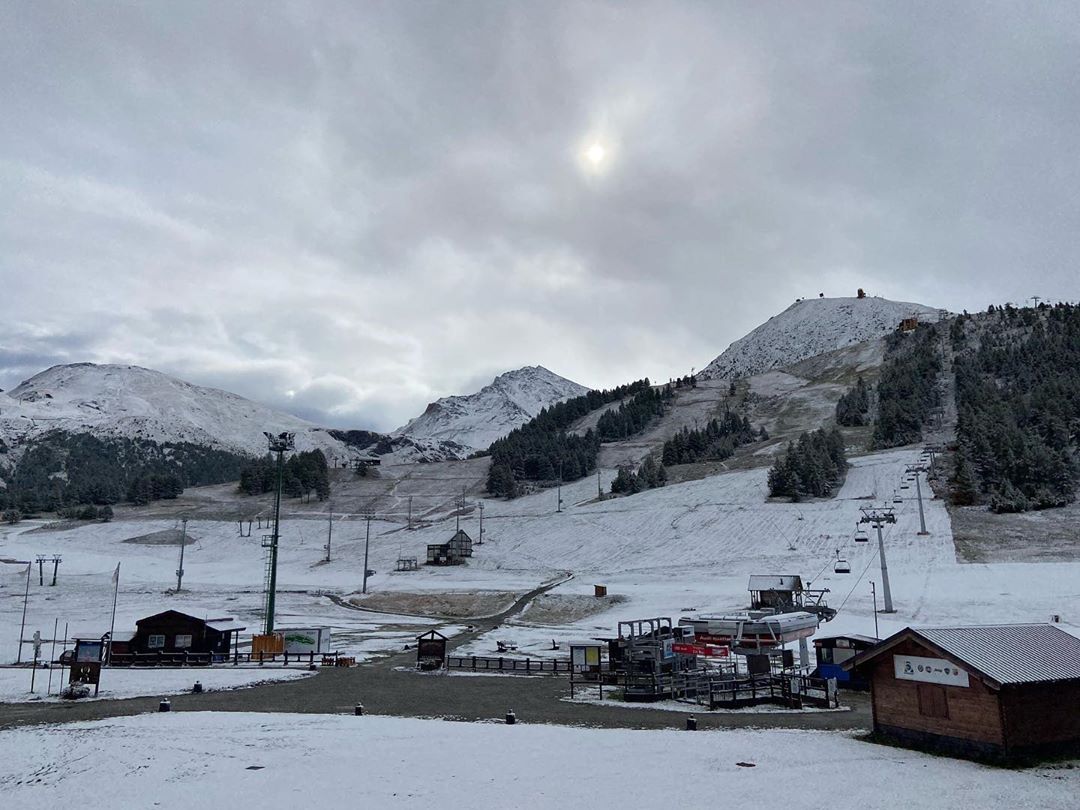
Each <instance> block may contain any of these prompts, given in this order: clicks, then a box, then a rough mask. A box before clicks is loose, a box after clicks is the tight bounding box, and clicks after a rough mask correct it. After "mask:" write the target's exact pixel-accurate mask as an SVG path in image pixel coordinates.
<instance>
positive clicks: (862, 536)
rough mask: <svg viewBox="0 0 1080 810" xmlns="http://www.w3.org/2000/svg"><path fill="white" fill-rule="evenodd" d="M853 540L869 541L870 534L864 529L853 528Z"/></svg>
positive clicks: (857, 541) (858, 541)
mask: <svg viewBox="0 0 1080 810" xmlns="http://www.w3.org/2000/svg"><path fill="white" fill-rule="evenodd" d="M855 542H856V543H869V542H870V535H868V534H867V533H866V529H856V530H855Z"/></svg>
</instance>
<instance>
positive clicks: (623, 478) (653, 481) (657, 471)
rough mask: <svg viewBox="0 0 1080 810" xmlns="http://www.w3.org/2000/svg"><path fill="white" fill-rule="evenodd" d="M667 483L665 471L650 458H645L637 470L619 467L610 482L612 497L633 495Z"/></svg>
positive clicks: (661, 465)
mask: <svg viewBox="0 0 1080 810" xmlns="http://www.w3.org/2000/svg"><path fill="white" fill-rule="evenodd" d="M666 483H667V470H666V469H664V465H663V464H657V463H656V460H655V459H654V458H653V457H652V456H651V455H649V456H645V458H644V460H643V461H642V462H641V464H640V465H639V466H638V468H637V470H632V469H631V468H630V467H628V466H623V467H619V471H618V472H617V473H616V474H615V478H614V480H612V482H611V494H612V495H633V494H634V493H637V492H642V491H644V490H646V489H656V488H657V487H662V486H664V485H665V484H666Z"/></svg>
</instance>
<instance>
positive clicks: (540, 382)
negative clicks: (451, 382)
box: [394, 366, 589, 450]
mask: <svg viewBox="0 0 1080 810" xmlns="http://www.w3.org/2000/svg"><path fill="white" fill-rule="evenodd" d="M588 390H589V389H588V388H586V387H585V386H583V385H578V384H577V383H576V382H572V381H570V380H568V379H566V378H565V377H560V376H559V375H558V374H555V373H554V372H551V371H548V370H547V369H546V368H544V367H543V366H526V367H525V368H519V369H517V370H516V371H508V372H506V373H505V374H500V375H499V376H498V377H496V378H495V379H494V380H493V381H492V383H491V384H490V385H485V386H484V387H483V388H481V389H480V390H479V391H477V392H476V393H475V394H468V395H465V396H456V397H443V398H442V399H439V400H437V401H435V402H432V403H431V404H430V405H428V406H427V409H426V410H425V411H424V412H423V413H422V414H421V415H420V416H418V417H416V418H415V419H413V420H412V421H410V422H409V423H408V424H407V425H405V426H404V427H401V428H398V429H397V430H396V431H394V434H395V435H397V436H404V437H409V438H413V439H416V440H430V439H437V440H440V441H451V442H457V443H458V444H460V445H464V446H465V447H468V448H471V449H472V450H486V449H487V448H488V447H489V446H490V445H491V443H492V442H493V441H495V440H496V439H499V438H502V437H503V436H505V435H506V434H507V433H509V432H510V431H511V430H513V429H514V428H516V427H521V426H522V425H523V424H525V423H526V422H528V421H529V420H530V419H532V418H533V417H534V416H536V415H537V414H538V413H540V411H541V410H542V409H543V408H546V407H548V406H550V405H554V404H555V403H557V402H562V401H563V400H564V399H569V398H570V397H577V396H581V395H582V394H585V393H587V392H588Z"/></svg>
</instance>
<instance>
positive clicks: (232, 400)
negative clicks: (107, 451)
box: [0, 363, 460, 465]
mask: <svg viewBox="0 0 1080 810" xmlns="http://www.w3.org/2000/svg"><path fill="white" fill-rule="evenodd" d="M54 430H59V431H63V432H65V433H71V434H81V433H89V434H91V435H94V436H98V437H102V438H104V437H122V438H132V439H147V440H150V441H154V442H158V443H167V442H168V443H173V442H190V443H192V444H197V445H202V446H205V447H211V448H215V449H220V450H227V451H229V452H233V453H239V454H243V455H262V454H263V453H265V452H266V438H265V437H264V436H263V431H269V432H271V433H281V432H283V431H288V432H290V433H295V434H296V449H297V450H312V449H315V448H318V449H321V450H322V451H323V452H324V453H326V454H327V457H328V458H329V459H330V460H331V462H334V461H345V460H347V459H349V458H351V457H353V456H356V455H360V454H363V455H368V454H371V453H372V452H373V450H374V448H368V449H365V448H362V447H356V446H353V445H350V444H347V443H345V442H343V441H340V440H339V439H338V438H336V437H335V436H333V435H331V434H330V433H329V432H327V431H326V430H324V429H323V428H320V427H318V426H317V425H314V424H312V423H311V422H307V421H305V420H303V419H300V418H299V417H296V416H293V415H291V414H287V413H283V412H281V411H276V410H274V409H272V408H268V407H266V406H265V405H260V404H259V403H257V402H252V401H251V400H249V399H245V398H243V397H241V396H238V395H236V394H231V393H229V392H228V391H220V390H218V389H216V388H203V387H200V386H197V385H192V384H191V383H188V382H184V381H183V380H178V379H176V378H175V377H170V376H168V375H167V374H162V373H161V372H159V371H153V370H151V369H147V368H141V367H139V366H120V365H95V364H93V363H77V364H73V365H66V366H53V367H52V368H49V369H46V370H45V371H43V372H41V373H40V374H36V375H34V376H33V377H31V378H30V379H29V380H27V381H25V382H23V383H22V384H20V385H19V386H18V387H17V388H15V389H13V390H11V391H9V392H7V393H2V394H0V449H2V448H3V447H4V446H6V447H7V448H8V449H9V450H10V451H11V452H10V453H5V454H4V456H7V460H8V465H10V464H11V463H13V462H14V461H15V460H16V459H17V457H18V456H19V455H20V451H21V450H22V449H23V448H25V447H26V446H28V445H29V444H31V443H32V442H33V441H34V440H35V439H36V438H38V437H39V436H42V435H44V434H45V433H48V432H50V431H54ZM372 435H374V434H372ZM385 449H386V448H384V450H385ZM390 452H392V453H393V454H394V456H395V457H396V456H401V460H410V461H418V460H438V459H441V458H445V457H447V456H451V457H453V456H456V455H457V454H458V453H460V448H456V447H450V448H449V449H445V448H443V447H442V446H441V445H440V443H439V442H436V441H417V442H410V441H407V440H396V441H394V442H393V443H392V446H391V449H390ZM4 456H0V461H2V460H3V458H4Z"/></svg>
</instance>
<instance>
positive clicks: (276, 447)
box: [263, 431, 295, 635]
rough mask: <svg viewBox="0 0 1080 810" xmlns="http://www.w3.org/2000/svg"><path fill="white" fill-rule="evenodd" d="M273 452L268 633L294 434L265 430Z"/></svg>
mask: <svg viewBox="0 0 1080 810" xmlns="http://www.w3.org/2000/svg"><path fill="white" fill-rule="evenodd" d="M263 435H264V436H266V440H267V443H268V444H269V447H270V452H271V453H277V492H276V494H275V496H274V532H273V534H272V535H271V536H270V577H269V582H268V583H267V588H266V628H265V631H264V632H265V633H266V635H270V634H271V633H273V632H274V603H275V601H276V596H277V553H278V540H279V538H280V533H279V527H280V524H281V478H282V475H283V473H284V470H285V451H286V450H292V449H293V447H294V446H295V445H294V442H293V439H294V434H292V433H279V434H278V435H277V436H275V435H274V434H273V433H266V432H265V431H264V432H263Z"/></svg>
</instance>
